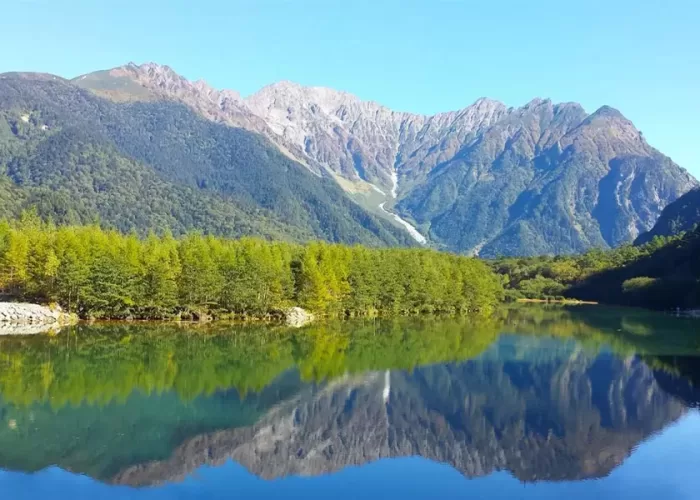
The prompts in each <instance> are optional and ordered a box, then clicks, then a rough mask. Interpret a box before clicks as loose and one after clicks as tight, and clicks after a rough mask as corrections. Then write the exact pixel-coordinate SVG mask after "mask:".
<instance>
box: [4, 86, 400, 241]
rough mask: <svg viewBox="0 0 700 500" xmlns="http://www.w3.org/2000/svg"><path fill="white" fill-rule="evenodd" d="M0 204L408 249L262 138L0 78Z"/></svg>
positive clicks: (71, 90) (393, 231)
mask: <svg viewBox="0 0 700 500" xmlns="http://www.w3.org/2000/svg"><path fill="white" fill-rule="evenodd" d="M0 166H1V167H2V173H3V174H4V175H3V176H2V180H0V204H2V207H0V208H4V209H5V212H6V213H9V214H13V213H16V212H17V211H19V210H20V209H22V208H24V207H26V206H32V205H36V206H38V208H39V210H40V212H41V214H42V215H47V216H48V215H50V216H52V217H53V218H54V219H55V220H57V221H59V222H64V221H68V222H90V221H93V220H97V219H99V220H100V221H101V222H102V223H103V224H104V225H106V226H109V227H116V228H118V229H121V230H124V231H127V230H131V229H135V230H138V231H140V232H144V231H146V230H149V229H158V230H164V229H166V228H169V229H171V230H173V231H174V232H175V233H181V232H183V231H185V230H188V229H201V230H203V231H206V232H212V233H216V234H222V235H227V236H239V235H246V234H249V235H250V234H252V235H259V236H267V237H274V238H284V239H292V240H308V239H325V240H329V241H340V242H346V243H363V244H368V245H372V246H377V245H405V244H411V242H412V239H411V238H410V236H409V235H408V233H406V232H405V231H403V230H401V229H399V228H397V227H395V226H393V225H391V224H390V223H388V222H386V221H384V220H382V219H380V218H377V217H375V216H373V215H371V214H369V213H367V212H366V211H365V210H364V209H362V208H361V207H360V206H359V205H357V204H356V203H355V202H353V201H352V200H351V199H349V198H348V197H347V196H346V195H345V193H344V192H343V191H342V189H341V188H340V187H339V186H338V185H337V183H336V182H335V181H334V180H333V179H331V178H329V177H328V176H319V175H314V174H313V173H311V172H309V170H308V169H307V168H305V167H304V166H302V165H300V164H298V163H297V162H294V161H292V160H290V159H289V158H288V157H287V156H285V155H284V154H282V153H281V152H280V151H279V150H278V149H277V148H276V147H275V146H274V145H272V144H270V143H269V142H268V141H267V140H266V139H265V138H263V137H261V136H260V135H258V134H254V133H251V132H249V131H246V130H243V129H240V128H233V127H229V126H227V125H224V124H219V123H214V122H212V121H210V120H205V119H203V118H202V117H200V116H198V115H197V114H196V113H194V112H193V111H192V110H191V109H189V108H187V107H186V106H183V105H181V104H179V103H175V102H169V101H163V100H160V101H150V102H133V103H115V102H112V101H110V100H106V99H103V98H100V97H97V96H95V95H94V94H92V93H90V92H87V91H85V90H83V89H80V88H78V87H77V86H75V85H73V84H71V83H70V82H68V81H65V80H62V79H60V78H58V77H52V76H47V75H38V74H5V75H1V76H0Z"/></svg>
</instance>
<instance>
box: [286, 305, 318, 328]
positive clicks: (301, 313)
mask: <svg viewBox="0 0 700 500" xmlns="http://www.w3.org/2000/svg"><path fill="white" fill-rule="evenodd" d="M284 315H285V322H286V323H287V326H293V327H296V328H300V327H302V326H305V325H308V324H309V323H311V322H312V321H313V320H314V315H313V314H311V313H310V312H309V311H307V310H305V309H302V308H301V307H290V308H289V309H287V310H286V311H285V312H284Z"/></svg>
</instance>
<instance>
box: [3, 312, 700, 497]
mask: <svg viewBox="0 0 700 500" xmlns="http://www.w3.org/2000/svg"><path fill="white" fill-rule="evenodd" d="M698 324H699V323H698V322H697V321H694V320H690V319H678V318H672V317H668V316H663V315H659V314H656V313H648V312H644V311H636V310H623V309H608V308H602V307H537V306H527V307H515V308H509V309H504V310H502V311H499V313H498V314H496V315H495V316H494V317H491V318H456V319H436V318H432V319H430V318H412V319H406V318H402V319H396V320H373V321H352V322H337V323H327V324H320V325H315V326H312V327H308V328H305V329H301V330H290V329H286V328H282V327H269V326H225V325H219V326H213V327H208V328H193V327H177V326H173V325H146V326H144V325H118V324H110V325H94V326H85V325H80V326H77V327H75V328H72V329H70V330H67V331H64V332H62V333H61V334H60V335H57V336H54V337H19V338H18V337H13V338H5V339H0V467H3V468H6V469H9V470H18V471H37V470H40V469H43V468H45V467H48V466H51V465H58V466H59V467H61V468H63V469H66V470H70V471H73V472H79V473H84V474H87V475H89V476H91V477H93V478H96V479H98V480H100V481H104V482H108V483H118V484H129V485H134V486H145V485H154V484H159V483H162V482H166V481H175V480H180V479H182V478H184V477H186V476H187V475H189V474H191V473H192V472H193V471H195V470H196V469H197V468H198V467H200V466H203V465H218V464H222V463H224V462H226V461H227V460H231V459H232V460H234V461H236V462H238V463H240V464H242V465H243V466H245V467H246V468H247V469H248V470H249V471H251V472H252V473H254V474H256V475H258V476H260V477H263V478H279V477H285V476H289V475H318V474H325V473H329V472H334V471H338V470H341V469H343V468H345V467H347V466H350V465H363V464H365V463H369V462H372V461H375V460H378V459H381V458H394V457H408V456H416V455H417V456H421V457H424V458H428V459H430V460H434V461H439V462H443V463H447V464H449V465H451V466H452V467H454V468H455V469H456V470H458V471H459V472H461V473H462V474H463V475H465V476H467V477H477V476H484V475H488V474H490V473H492V472H494V471H498V470H507V471H509V472H510V473H512V474H513V475H514V476H515V477H517V478H519V479H520V480H522V481H542V480H548V481H561V480H577V479H585V478H595V477H603V476H606V475H607V474H609V473H610V472H611V471H612V470H613V469H614V468H615V467H617V466H618V465H619V464H620V463H622V462H623V461H624V460H625V459H626V458H627V457H628V456H629V455H630V453H632V451H633V450H634V449H635V447H636V446H637V445H638V444H639V443H640V442H642V441H643V440H645V439H646V438H648V437H649V436H651V435H652V434H654V433H657V432H658V431H660V430H662V429H664V428H665V427H666V426H668V425H669V424H670V423H672V422H674V421H676V420H677V419H679V418H680V417H681V416H682V415H683V414H684V413H685V412H686V411H687V408H688V407H691V406H697V405H698V401H700V397H699V392H698V389H697V388H698V387H700V386H699V385H698V384H699V383H700V363H698V358H696V357H695V356H696V354H698V353H700V341H699V337H698V336H697V335H696V328H697V327H696V325H698Z"/></svg>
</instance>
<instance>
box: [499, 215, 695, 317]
mask: <svg viewBox="0 0 700 500" xmlns="http://www.w3.org/2000/svg"><path fill="white" fill-rule="evenodd" d="M490 265H491V268H492V269H493V270H494V271H495V272H496V273H498V274H500V275H501V276H502V279H503V284H504V287H505V297H506V299H507V300H517V299H523V298H525V299H563V298H571V299H580V300H591V301H597V302H601V303H606V304H619V305H627V306H639V307H646V308H651V309H675V308H697V307H699V306H700V230H699V229H697V228H696V229H692V230H690V231H687V232H684V233H680V234H677V235H674V236H656V237H654V238H653V239H652V240H650V241H649V242H648V243H645V244H643V245H623V246H621V247H619V248H615V249H612V250H600V249H594V250H590V251H588V252H586V253H584V254H580V255H558V256H540V257H525V258H502V259H496V260H493V261H491V262H490Z"/></svg>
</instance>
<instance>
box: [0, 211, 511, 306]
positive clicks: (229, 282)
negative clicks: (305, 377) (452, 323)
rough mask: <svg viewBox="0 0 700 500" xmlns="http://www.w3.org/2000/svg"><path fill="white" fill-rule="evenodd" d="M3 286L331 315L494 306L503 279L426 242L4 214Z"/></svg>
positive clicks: (85, 299)
mask: <svg viewBox="0 0 700 500" xmlns="http://www.w3.org/2000/svg"><path fill="white" fill-rule="evenodd" d="M0 291H2V293H4V294H5V295H6V296H9V297H12V298H15V299H23V300H31V301H36V302H43V303H58V304H60V305H61V306H62V307H64V308H65V309H67V310H69V311H71V312H75V313H77V314H78V315H80V316H81V317H84V318H112V319H124V318H142V319H162V318H171V317H176V316H179V317H184V318H203V317H207V316H213V317H239V318H244V317H257V318H261V317H269V316H271V315H275V314H279V312H280V311H281V310H283V309H284V308H286V307H289V306H292V305H300V306H302V307H305V308H307V309H310V310H311V311H313V312H315V313H318V314H322V315H328V316H352V315H365V314H415V313H425V312H439V313H451V314H452V313H454V314H458V313H466V312H475V311H486V310H489V309H491V308H492V307H493V306H494V305H495V304H496V303H497V302H498V301H499V300H500V299H501V295H502V285H501V279H500V278H499V277H498V276H497V275H496V274H495V273H494V272H493V271H492V270H491V269H489V267H488V266H487V265H486V264H485V263H484V262H482V261H480V260H477V259H472V258H468V257H463V256H457V255H453V254H448V253H440V252H436V251H432V250H426V249H415V248H414V249H411V248H401V249H400V248H392V249H389V248H386V249H371V248H366V247H361V246H345V245H336V244H329V243H323V242H312V243H308V244H306V245H296V244H293V243H286V242H270V241H265V240H261V239H255V238H242V239H238V240H233V239H223V238H217V237H214V236H207V235H202V234H199V233H191V234H187V235H185V236H183V237H180V238H175V237H173V236H172V235H170V234H168V233H166V234H164V235H160V236H158V235H155V234H150V235H148V236H147V237H145V238H141V237H139V236H138V235H137V234H135V233H134V234H129V235H124V234H122V233H119V232H117V231H111V230H105V229H102V228H100V227H98V226H96V225H95V226H60V227H57V226H55V225H53V224H52V223H50V222H44V221H42V220H41V219H40V218H39V217H37V216H36V214H35V213H33V212H28V213H25V214H24V215H23V216H22V217H21V219H20V220H18V221H14V222H13V221H3V222H0Z"/></svg>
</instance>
